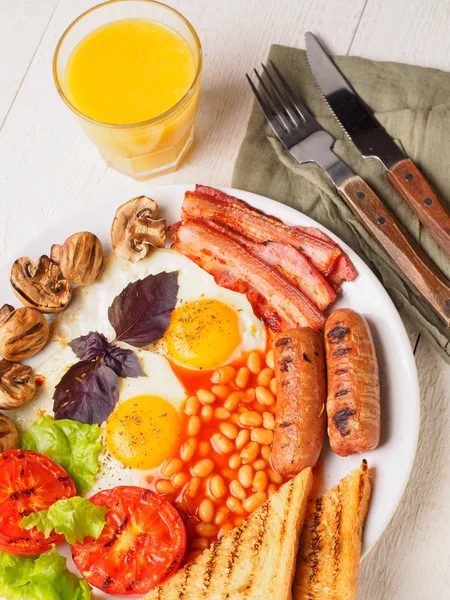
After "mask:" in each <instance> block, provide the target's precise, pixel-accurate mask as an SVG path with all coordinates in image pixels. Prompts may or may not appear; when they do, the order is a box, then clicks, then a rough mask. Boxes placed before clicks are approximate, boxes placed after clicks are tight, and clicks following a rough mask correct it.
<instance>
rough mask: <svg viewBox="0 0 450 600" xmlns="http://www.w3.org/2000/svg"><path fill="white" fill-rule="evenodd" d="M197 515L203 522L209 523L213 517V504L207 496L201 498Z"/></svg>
mask: <svg viewBox="0 0 450 600" xmlns="http://www.w3.org/2000/svg"><path fill="white" fill-rule="evenodd" d="M198 516H199V518H200V519H201V520H202V521H204V522H205V523H211V521H212V520H213V519H214V504H213V503H212V502H211V500H209V498H205V499H204V500H202V501H201V502H200V504H199V507H198Z"/></svg>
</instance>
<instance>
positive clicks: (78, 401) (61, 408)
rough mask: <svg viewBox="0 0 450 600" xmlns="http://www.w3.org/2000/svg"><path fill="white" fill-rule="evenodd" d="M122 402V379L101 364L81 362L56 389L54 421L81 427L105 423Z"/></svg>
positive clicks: (69, 371)
mask: <svg viewBox="0 0 450 600" xmlns="http://www.w3.org/2000/svg"><path fill="white" fill-rule="evenodd" d="M118 398H119V378H118V377H117V375H116V374H115V373H114V371H113V370H112V369H110V368H109V367H107V366H106V365H103V364H101V363H100V362H98V361H91V360H80V362H77V363H75V364H74V365H72V366H71V367H70V369H69V370H68V371H67V373H66V374H65V375H64V376H63V377H62V379H61V381H60V382H59V383H58V385H57V386H56V388H55V393H54V394H53V400H54V402H53V410H54V412H55V419H56V420H58V419H72V420H73V421H80V422H81V423H89V424H91V425H92V424H93V423H98V424H99V425H100V424H101V423H103V421H106V419H107V418H108V417H109V415H110V414H111V413H112V411H113V410H114V407H115V405H116V403H117V400H118Z"/></svg>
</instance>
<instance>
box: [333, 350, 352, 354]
mask: <svg viewBox="0 0 450 600" xmlns="http://www.w3.org/2000/svg"><path fill="white" fill-rule="evenodd" d="M351 351H352V349H351V348H339V350H334V352H333V356H345V355H346V354H349V352H351Z"/></svg>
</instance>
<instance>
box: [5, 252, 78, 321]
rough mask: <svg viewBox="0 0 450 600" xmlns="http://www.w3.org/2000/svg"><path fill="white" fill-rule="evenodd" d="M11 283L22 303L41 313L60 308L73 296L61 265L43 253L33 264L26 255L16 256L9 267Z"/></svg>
mask: <svg viewBox="0 0 450 600" xmlns="http://www.w3.org/2000/svg"><path fill="white" fill-rule="evenodd" d="M10 282H11V287H12V289H13V292H14V293H15V295H16V296H17V298H19V300H20V301H21V302H22V304H23V305H24V306H28V307H30V308H37V309H38V310H40V311H41V312H44V313H54V312H59V311H61V310H63V309H64V308H66V306H67V305H68V304H69V302H70V298H71V297H72V287H71V285H70V283H69V282H68V281H67V280H66V279H64V277H63V274H62V272H61V269H60V267H59V266H58V265H57V264H56V263H55V262H53V261H52V260H50V259H49V257H48V256H45V255H44V256H41V257H40V258H39V260H38V261H37V264H36V266H35V265H34V264H33V261H32V260H31V259H30V258H28V257H27V256H22V257H21V258H18V259H17V260H16V261H15V262H14V263H13V265H12V267H11V274H10Z"/></svg>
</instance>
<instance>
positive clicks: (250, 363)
mask: <svg viewBox="0 0 450 600" xmlns="http://www.w3.org/2000/svg"><path fill="white" fill-rule="evenodd" d="M261 362H262V361H261V355H260V354H259V352H250V354H249V355H248V358H247V367H248V368H249V369H250V372H251V373H253V375H258V373H259V372H260V371H261Z"/></svg>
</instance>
